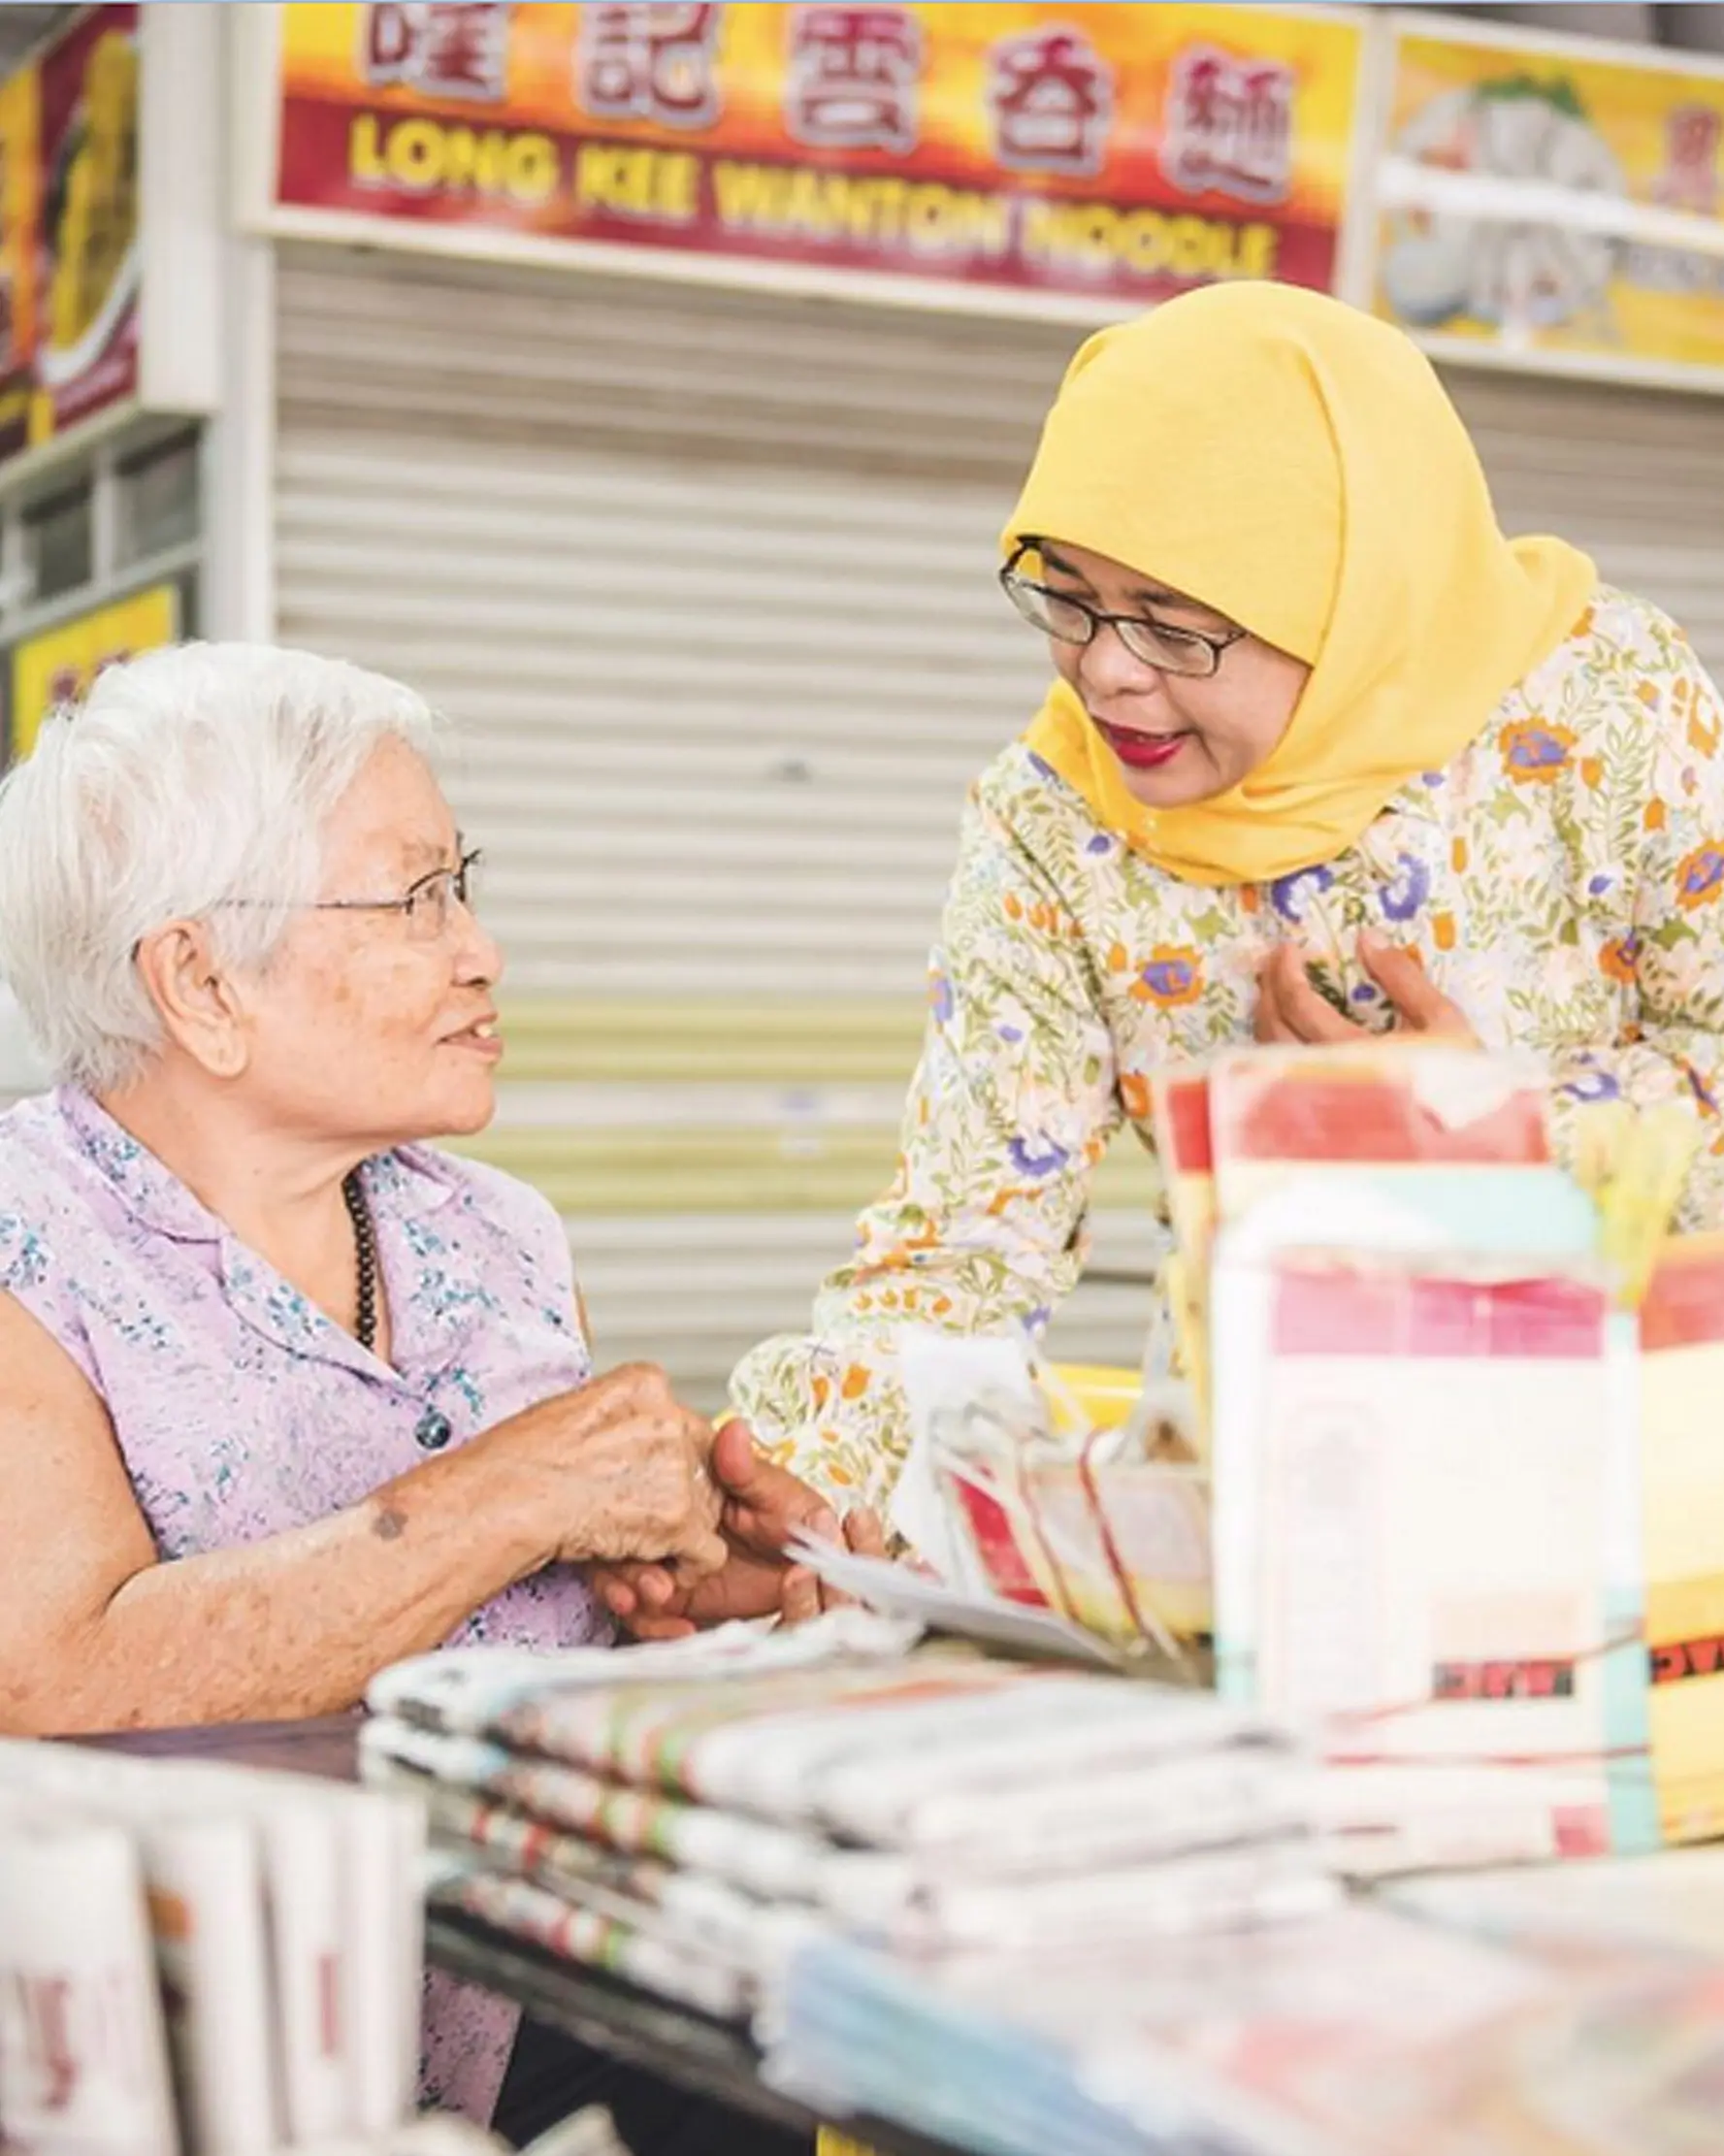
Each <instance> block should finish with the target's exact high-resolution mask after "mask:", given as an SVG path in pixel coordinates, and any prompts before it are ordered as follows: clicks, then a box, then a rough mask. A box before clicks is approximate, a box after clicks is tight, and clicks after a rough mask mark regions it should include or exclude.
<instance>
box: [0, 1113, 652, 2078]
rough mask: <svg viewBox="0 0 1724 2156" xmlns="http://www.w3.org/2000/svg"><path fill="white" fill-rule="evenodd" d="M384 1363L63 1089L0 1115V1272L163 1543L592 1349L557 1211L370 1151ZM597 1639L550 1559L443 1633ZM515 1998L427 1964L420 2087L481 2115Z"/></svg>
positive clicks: (363, 1478) (545, 1378) (585, 1371)
mask: <svg viewBox="0 0 1724 2156" xmlns="http://www.w3.org/2000/svg"><path fill="white" fill-rule="evenodd" d="M363 1174H364V1179H365V1188H366V1194H367V1196H368V1198H369V1199H370V1203H371V1211H372V1218H373V1221H374V1226H375V1231H376V1240H377V1258H378V1264H379V1268H380V1271H381V1275H382V1281H383V1286H384V1290H385V1292H386V1294H387V1297H388V1306H389V1316H390V1329H391V1336H392V1349H393V1354H394V1358H395V1359H394V1363H393V1365H391V1364H389V1363H385V1362H382V1361H380V1360H379V1359H378V1358H377V1357H376V1356H374V1355H372V1354H370V1353H368V1352H367V1351H366V1350H365V1349H363V1348H361V1347H360V1346H359V1344H358V1342H357V1341H356V1340H354V1339H353V1338H352V1336H351V1335H350V1334H348V1333H346V1332H343V1331H342V1329H341V1327H340V1326H338V1325H336V1324H334V1323H331V1322H330V1320H329V1319H327V1318H326V1317H324V1315H323V1314H322V1312H321V1311H319V1310H317V1309H316V1308H314V1307H313V1306H312V1305H311V1304H310V1303H309V1302H308V1301H307V1299H306V1297H305V1296H304V1295H302V1294H301V1293H300V1292H299V1291H298V1290H297V1289H294V1288H292V1287H290V1286H289V1285H288V1283H287V1282H286V1281H285V1280H284V1279H282V1277H281V1276H280V1274H278V1273H277V1272H276V1270H275V1268H274V1267H273V1266H271V1265H269V1264H268V1263H266V1261H265V1260H264V1259H262V1258H259V1257H257V1256H256V1255H255V1254H254V1253H253V1252H251V1251H249V1250H247V1249H246V1248H245V1247H244V1245H243V1244H242V1243H240V1242H238V1241H237V1240H236V1239H235V1237H234V1236H232V1235H231V1234H230V1233H228V1231H227V1230H226V1229H225V1228H224V1227H223V1225H222V1224H221V1222H220V1221H218V1220H217V1219H216V1218H215V1216H214V1215H213V1214H211V1213H210V1212H209V1211H208V1210H206V1208H205V1207H204V1206H203V1205H202V1204H201V1203H200V1201H199V1200H198V1199H197V1198H195V1197H194V1196H193V1195H192V1193H191V1192H189V1191H188V1190H187V1189H186V1188H185V1186H184V1184H182V1183H181V1182H179V1179H178V1178H177V1177H176V1176H174V1175H173V1174H172V1173H170V1171H169V1170H168V1169H167V1168H166V1167H165V1166H164V1165H163V1163H162V1162H161V1161H160V1160H158V1159H157V1158H156V1157H155V1155H154V1154H152V1153H150V1152H148V1151H147V1150H146V1148H145V1147H144V1146H142V1145H140V1144H139V1143H138V1142H137V1141H136V1140H135V1139H134V1138H131V1137H129V1136H128V1135H127V1134H126V1132H125V1131H123V1130H122V1129H121V1128H120V1127H119V1126H118V1125H117V1124H116V1123H115V1122H114V1119H113V1118H112V1117H111V1116H110V1115H109V1114H108V1113H107V1112H106V1110H104V1109H103V1108H102V1107H101V1106H100V1105H99V1104H98V1103H97V1102H96V1101H95V1100H94V1099H92V1098H91V1097H90V1095H89V1094H85V1093H83V1092H81V1091H79V1090H78V1089H76V1088H62V1089H61V1090H60V1091H59V1092H57V1093H53V1094H44V1095H42V1096H40V1097H38V1098H34V1099H30V1100H25V1101H23V1102H21V1103H19V1105H18V1106H16V1107H15V1108H13V1109H11V1110H9V1111H8V1112H7V1113H5V1114H3V1115H0V1290H3V1291H5V1292H7V1293H10V1294H11V1295H13V1296H14V1297H16V1300H17V1301H18V1302H19V1303H20V1304H22V1306H23V1307H24V1309H26V1310H27V1311H28V1312H29V1313H30V1314H31V1316H32V1317H34V1318H35V1319H36V1320H37V1322H38V1323H41V1324H42V1325H43V1326H45V1327H46V1329H47V1330H48V1331H49V1333H50V1334H51V1335H52V1336H53V1338H54V1339H55V1340H56V1341H58V1342H59V1344H60V1346H61V1347H62V1348H63V1349H64V1350H65V1351H66V1353H67V1354H68V1355H70V1356H71V1357H72V1359H73V1360H74V1361H75V1362H76V1363H77V1364H78V1366H79V1368H80V1369H81V1371H82V1372H83V1374H84V1376H85V1377H86V1378H87V1379H88V1380H89V1382H90V1384H91V1385H92V1386H93V1387H94V1388H95V1389H96V1391H97V1392H98V1393H100V1395H101V1396H102V1399H103V1401H104V1402H105V1403H106V1405H107V1408H108V1412H109V1415H110V1417H111V1418H112V1420H113V1423H114V1435H115V1438H116V1440H117V1442H118V1445H119V1450H120V1454H121V1456H122V1457H123V1459H124V1461H125V1465H126V1472H127V1473H128V1475H129V1476H130V1478H131V1483H132V1487H133V1490H134V1491H135V1493H136V1495H137V1499H138V1503H139V1506H140V1508H141V1510H142V1511H143V1514H144V1517H145V1519H146V1521H147V1522H148V1524H149V1530H150V1533H151V1534H152V1535H153V1537H154V1539H155V1545H156V1549H157V1550H158V1551H159V1552H160V1553H161V1555H162V1557H163V1558H174V1557H185V1556H192V1555H195V1554H196V1553H197V1552H201V1551H208V1550H223V1549H229V1548H232V1547H233V1546H234V1545H236V1544H240V1543H249V1542H258V1541H261V1540H263V1539H264V1538H265V1537H266V1536H270V1535H276V1534H281V1533H283V1532H285V1531H286V1530H287V1529H289V1528H293V1527H301V1526H305V1525H307V1524H308V1523H309V1522H310V1521H312V1520H316V1519H324V1518H326V1517H327V1516H328V1515H329V1514H331V1513H335V1512H339V1511H341V1510H342V1509H343V1508H344V1507H346V1506H349V1505H353V1504H356V1503H358V1502H359V1501H360V1500H361V1499H362V1498H364V1497H365V1496H366V1495H368V1494H369V1493H370V1492H371V1491H372V1490H374V1489H375V1488H376V1487H377V1486H379V1485H380V1484H382V1483H386V1482H389V1481H390V1480H391V1479H392V1478H393V1477H395V1476H397V1475H400V1474H404V1473H405V1472H406V1471H407V1469H409V1468H411V1467H413V1466H415V1465H417V1464H418V1463H419V1462H420V1461H422V1460H425V1459H427V1458H429V1457H430V1456H431V1455H432V1454H434V1453H438V1452H440V1451H442V1450H444V1449H445V1448H447V1447H449V1446H454V1445H463V1444H465V1443H466V1442H467V1441H468V1440H469V1439H470V1438H472V1437H473V1436H474V1435H476V1434H477V1432H479V1431H480V1430H482V1429H485V1428H487V1427H488V1426H489V1425H490V1424H492V1423H494V1422H498V1421H503V1420H504V1418H505V1417H507V1416H510V1415H513V1414H515V1413H516V1412H517V1411H519V1410H520V1409H522V1408H525V1407H529V1406H531V1405H532V1404H533V1403H534V1402H536V1401H538V1400H542V1399H545V1398H546V1397H548V1396H549V1395H550V1394H552V1393H555V1392H561V1391H566V1390H568V1389H569V1388H571V1387H574V1386H579V1385H582V1384H584V1383H585V1382H586V1381H587V1379H588V1378H590V1377H591V1375H592V1360H591V1357H590V1356H589V1354H588V1352H587V1345H586V1342H585V1340H584V1339H583V1338H582V1335H581V1330H580V1324H579V1320H578V1317H577V1314H576V1305H575V1295H574V1279H573V1269H572V1266H571V1263H570V1260H569V1246H568V1243H567V1240H566V1239H565V1236H564V1233H563V1227H562V1224H561V1223H560V1222H559V1221H558V1219H557V1216H556V1215H555V1213H554V1212H553V1211H552V1210H551V1208H550V1207H549V1206H548V1205H547V1204H546V1203H545V1202H544V1200H543V1199H542V1198H540V1197H539V1196H537V1193H535V1192H533V1191H531V1190H529V1189H528V1188H527V1186H526V1185H525V1184H522V1183H518V1182H516V1181H514V1180H513V1178H511V1177H509V1176H505V1175H502V1174H499V1173H498V1172H497V1171H496V1170H495V1169H493V1168H488V1167H482V1166H480V1165H478V1164H476V1163H474V1162H472V1161H467V1160H455V1159H452V1158H451V1157H449V1156H448V1155H445V1154H441V1153H437V1152H433V1151H431V1150H429V1149H427V1148H425V1147H421V1146H406V1147H403V1148H401V1149H400V1150H399V1151H397V1152H394V1153H390V1154H384V1155H380V1156H378V1157H377V1158H376V1159H375V1160H370V1161H368V1162H367V1163H366V1166H365V1168H364V1170H363ZM608 1636H609V1634H608V1624H607V1620H606V1619H605V1618H604V1617H603V1615H602V1612H601V1611H600V1610H599V1608H598V1607H597V1605H596V1604H595V1602H594V1600H593V1597H592V1595H591V1593H590V1591H589V1589H588V1587H587V1585H586V1584H585V1582H584V1581H583V1580H582V1578H581V1577H580V1575H579V1574H578V1573H577V1572H575V1571H573V1570H571V1569H570V1568H569V1567H567V1566H553V1567H550V1568H549V1569H547V1570H545V1571H543V1572H540V1573H538V1574H537V1576H536V1577H534V1578H533V1579H530V1580H524V1581H521V1582H520V1583H518V1584H516V1585H514V1586H512V1587H510V1588H508V1589H506V1590H505V1591H504V1593H502V1594H500V1595H498V1596H497V1598H496V1599H495V1600H494V1601H492V1602H489V1603H487V1604H486V1605H485V1606H484V1608H483V1609H480V1610H477V1611H475V1612H474V1613H473V1615H472V1617H469V1618H468V1619H467V1621H466V1622H465V1623H464V1624H463V1625H462V1626H461V1627H460V1628H459V1629H458V1631H457V1632H456V1633H455V1634H454V1635H453V1640H452V1642H451V1644H454V1643H456V1642H459V1643H462V1644H472V1643H474V1642H480V1643H483V1642H487V1641H495V1642H498V1643H499V1644H507V1645H509V1646H544V1647H565V1646H577V1645H580V1644H581V1643H583V1642H592V1641H594V1640H603V1639H605V1638H607V1637H608ZM513 2026H514V2011H513V2009H511V2008H507V2007H506V2006H505V2005H504V2002H502V2001H500V2000H497V1999H494V1998H492V1997H490V1996H489V1995H487V1994H485V1993H482V1992H475V1991H473V1990H472V1989H471V1988H468V1987H464V1986H457V1985H455V1984H453V1983H451V1982H449V1981H447V1980H446V1979H444V1978H442V1977H441V1976H433V1978H432V1981H431V1983H430V1985H429V1987H428V2018H427V2048H426V2084H427V2086H426V2095H427V2098H428V2100H429V2101H430V2102H432V2103H434V2104H442V2105H446V2106H448V2107H452V2108H458V2109H461V2110H464V2111H467V2112H469V2113H470V2114H472V2115H474V2116H478V2117H488V2116H489V2114H490V2111H491V2108H492V2105H493V2103H494V2101H495V2098H496V2094H497V2089H498V2086H499V2085H500V2083H501V2079H502V2074H503V2069H504V2064H505V2063H506V2059H507V2053H508V2045H509V2042H510V2040H511V2038H512V2034H513Z"/></svg>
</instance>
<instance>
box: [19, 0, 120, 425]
mask: <svg viewBox="0 0 1724 2156" xmlns="http://www.w3.org/2000/svg"><path fill="white" fill-rule="evenodd" d="M138 72H139V48H138V10H137V8H136V7H131V6H126V7H101V8H95V9H92V10H90V11H88V12H87V13H86V14H84V15H83V16H81V18H80V19H79V20H77V21H76V22H74V24H73V25H72V27H71V28H70V29H69V30H67V31H65V32H64V33H63V34H62V35H60V36H59V37H58V38H56V39H55V40H53V42H52V43H50V44H49V45H48V46H47V47H45V48H44V49H42V51H41V52H39V53H38V54H37V56H36V57H35V58H34V59H32V60H30V61H29V62H27V63H26V64H25V65H24V66H23V67H21V68H19V69H17V70H16V72H15V73H14V74H13V75H12V76H11V77H10V78H9V80H8V81H7V82H5V83H4V84H3V85H0V214H3V221H4V238H3V240H0V456H6V455H13V454H16V452H17V451H18V450H20V449H23V448H26V447H32V446H35V445H38V444H40V443H43V442H46V441H54V440H56V439H57V438H58V437H59V436H60V435H62V434H63V433H65V431H66V430H67V429H68V428H70V427H73V426H75V425H77V424H78V422H79V421H81V420H82V419H85V418H88V417H90V416H91V415H92V414H93V413H95V412H97V411H100V410H102V409H104V408H107V407H109V406H111V405H114V404H116V403H119V402H120V401H122V400H123V399H126V398H129V397H131V396H132V395H134V394H135V392H136V390H137V386H138V290H139V265H140V249H139V211H138V189H139V167H138Z"/></svg>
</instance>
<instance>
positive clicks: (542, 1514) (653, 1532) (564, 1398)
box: [478, 1363, 730, 1581]
mask: <svg viewBox="0 0 1724 2156" xmlns="http://www.w3.org/2000/svg"><path fill="white" fill-rule="evenodd" d="M478 1442H480V1443H481V1444H483V1445H485V1446H486V1447H487V1449H489V1450H490V1451H491V1452H493V1453H494V1454H499V1455H502V1456H503V1457H504V1458H506V1460H507V1461H508V1463H509V1465H510V1466H511V1467H513V1468H514V1469H515V1470H517V1471H524V1475H525V1485H524V1486H525V1487H526V1489H527V1490H528V1491H529V1492H530V1498H531V1502H532V1503H533V1504H534V1505H535V1506H536V1508H537V1512H538V1517H539V1519H540V1520H541V1522H542V1523H543V1526H544V1528H545V1531H546V1532H547V1534H548V1536H549V1548H548V1549H547V1551H546V1558H547V1561H548V1560H554V1559H562V1560H564V1561H566V1562H568V1563H572V1564H593V1563H603V1562H616V1561H619V1560H624V1559H649V1560H652V1561H655V1562H667V1563H674V1565H675V1567H676V1570H677V1574H678V1577H679V1578H680V1579H684V1580H688V1581H694V1580H699V1579H703V1578H704V1577H706V1576H707V1575H708V1574H710V1573H713V1572H716V1571H718V1570H719V1569H720V1568H721V1567H722V1566H723V1565H724V1564H725V1562H726V1560H727V1559H728V1557H729V1555H730V1551H729V1547H728V1545H727V1544H726V1542H725V1541H724V1539H723V1537H722V1536H721V1535H720V1533H719V1520H720V1514H721V1509H722V1503H723V1500H722V1496H721V1492H720V1491H719V1489H718V1487H717V1485H716V1483H715V1481H714V1478H713V1473H712V1469H711V1465H710V1459H711V1454H712V1449H713V1438H712V1428H711V1425H710V1424H709V1423H708V1422H706V1421H704V1419H703V1418H702V1417H700V1416H699V1415H696V1414H695V1413H694V1412H693V1410H692V1409H689V1408H686V1407H684V1406H683V1405H682V1403H681V1402H680V1401H679V1400H678V1399H677V1398H676V1396H675V1394H674V1393H673V1392H672V1391H671V1389H670V1381H669V1379H668V1378H667V1377H666V1375H665V1373H664V1371H663V1370H660V1369H657V1368H655V1367H654V1366H653V1365H652V1364H650V1363H625V1364H624V1365H623V1366H622V1367H621V1368H620V1369H616V1370H611V1371H608V1372H607V1373H606V1374H605V1375H604V1376H603V1377H601V1378H596V1379H594V1380H593V1382H592V1383H591V1384H589V1385H585V1386H582V1387H580V1388H578V1389H577V1390H575V1391H572V1392H562V1393H558V1394H556V1395H555V1396H554V1397H553V1398H551V1399H548V1400H543V1401H540V1402H539V1403H538V1405H537V1406H536V1407H531V1408H528V1409H526V1410H525V1411H524V1412H523V1413H521V1414H520V1415H516V1416H513V1417H511V1418H510V1420H509V1421H506V1422H500V1423H499V1424H498V1425H497V1426H496V1428H495V1429H493V1430H491V1431H489V1432H487V1434H486V1436H485V1437H484V1438H483V1439H481V1440H479V1441H478Z"/></svg>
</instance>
